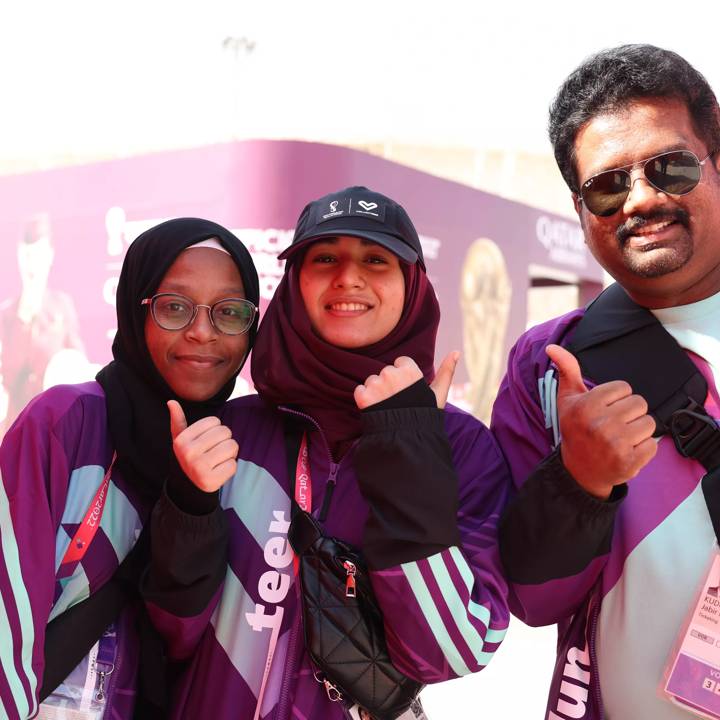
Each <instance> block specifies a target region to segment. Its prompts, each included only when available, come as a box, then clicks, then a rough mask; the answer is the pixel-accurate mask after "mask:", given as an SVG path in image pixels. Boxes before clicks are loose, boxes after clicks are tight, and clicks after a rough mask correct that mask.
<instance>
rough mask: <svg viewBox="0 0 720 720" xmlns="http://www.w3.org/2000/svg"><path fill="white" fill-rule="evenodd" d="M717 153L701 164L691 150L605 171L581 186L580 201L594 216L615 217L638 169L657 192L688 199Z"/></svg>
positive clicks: (671, 153) (668, 153) (674, 152)
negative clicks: (686, 196)
mask: <svg viewBox="0 0 720 720" xmlns="http://www.w3.org/2000/svg"><path fill="white" fill-rule="evenodd" d="M714 153H715V150H713V151H712V152H710V153H708V154H707V155H706V156H705V157H704V158H703V159H702V160H699V159H698V157H697V155H695V153H693V152H690V150H673V151H672V152H666V153H661V154H660V155H654V156H653V157H651V158H648V159H647V160H640V161H638V162H636V163H631V164H630V165H624V166H623V167H619V168H615V169H614V170H606V171H605V172H601V173H598V174H597V175H593V176H592V177H591V178H589V179H588V180H586V181H585V182H584V183H583V184H582V187H581V188H580V192H579V199H580V201H581V202H582V203H584V204H585V207H586V208H587V209H588V210H589V211H590V212H591V213H592V214H593V215H599V216H600V217H608V216H609V215H614V214H615V213H616V212H617V211H618V210H619V209H620V208H621V207H622V206H623V205H624V204H625V200H626V199H627V196H628V195H629V194H630V190H631V189H632V185H633V180H632V175H631V170H633V169H634V168H636V167H642V170H643V173H644V174H645V179H646V180H647V181H648V182H649V183H650V184H651V185H652V186H653V187H654V188H655V189H657V190H660V191H661V192H664V193H668V194H670V195H687V193H689V192H690V191H691V190H693V189H694V188H695V187H696V186H697V184H698V183H699V182H700V177H701V175H702V165H703V163H704V162H705V161H706V160H707V159H708V158H709V157H710V156H711V155H713V154H714Z"/></svg>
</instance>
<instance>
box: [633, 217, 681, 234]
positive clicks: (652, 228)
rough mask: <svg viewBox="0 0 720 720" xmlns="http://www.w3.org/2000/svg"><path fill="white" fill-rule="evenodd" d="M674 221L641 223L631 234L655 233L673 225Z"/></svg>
mask: <svg viewBox="0 0 720 720" xmlns="http://www.w3.org/2000/svg"><path fill="white" fill-rule="evenodd" d="M675 222H676V221H675V220H662V221H661V222H655V223H649V224H647V225H643V226H642V227H641V228H638V229H637V230H634V231H633V233H632V235H634V236H635V237H642V236H643V235H656V234H657V233H659V232H661V231H662V230H664V229H665V228H666V227H670V225H675Z"/></svg>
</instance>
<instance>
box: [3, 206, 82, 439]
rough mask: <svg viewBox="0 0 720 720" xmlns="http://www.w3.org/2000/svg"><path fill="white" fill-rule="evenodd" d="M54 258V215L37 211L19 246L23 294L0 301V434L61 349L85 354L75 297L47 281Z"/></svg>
mask: <svg viewBox="0 0 720 720" xmlns="http://www.w3.org/2000/svg"><path fill="white" fill-rule="evenodd" d="M54 259H55V249H54V247H53V243H52V228H51V225H50V218H49V217H48V215H47V213H39V214H38V215H35V216H34V217H32V218H31V219H30V220H29V221H28V223H27V226H26V228H25V233H24V235H23V237H22V239H21V240H20V242H19V243H18V246H17V263H18V270H19V272H20V281H21V290H20V295H19V296H18V297H16V298H8V299H6V300H4V301H3V302H1V303H0V377H1V378H2V386H3V388H4V389H5V393H6V394H7V410H6V412H5V413H4V418H0V439H1V438H2V434H3V428H4V429H5V430H7V429H8V428H9V427H10V425H12V423H13V421H14V420H15V418H16V417H17V416H18V414H19V413H20V411H21V410H22V409H23V408H24V407H25V405H27V404H28V402H30V400H31V399H32V398H33V397H35V395H37V394H38V393H40V392H42V390H43V389H44V388H43V382H44V377H45V371H46V369H47V366H48V364H49V363H50V362H51V361H52V359H53V357H54V356H55V355H56V354H57V353H60V352H62V351H63V350H74V351H76V353H78V356H80V357H83V358H84V352H85V350H84V346H83V342H82V339H81V337H80V327H79V323H78V317H77V312H76V310H75V304H74V302H73V300H72V298H71V297H70V295H68V294H67V293H66V292H63V291H61V290H57V289H53V288H50V287H48V278H49V275H50V270H51V268H52V265H53V261H54ZM91 377H92V376H91Z"/></svg>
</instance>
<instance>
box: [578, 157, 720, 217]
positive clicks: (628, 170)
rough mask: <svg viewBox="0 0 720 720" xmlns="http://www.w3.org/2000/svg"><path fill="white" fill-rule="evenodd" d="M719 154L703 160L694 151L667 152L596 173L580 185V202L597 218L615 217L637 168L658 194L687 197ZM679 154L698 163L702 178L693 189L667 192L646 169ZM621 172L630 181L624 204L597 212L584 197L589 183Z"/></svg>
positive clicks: (631, 185) (629, 187)
mask: <svg viewBox="0 0 720 720" xmlns="http://www.w3.org/2000/svg"><path fill="white" fill-rule="evenodd" d="M716 152H717V148H716V149H715V150H711V151H710V152H709V153H708V154H707V155H706V156H705V157H704V158H703V159H702V160H700V158H699V157H698V156H697V155H696V154H695V153H694V152H693V151H692V150H681V149H679V150H667V151H666V152H662V153H658V154H657V155H653V156H652V157H649V158H645V159H644V160H638V161H637V162H634V163H629V164H627V165H621V166H620V167H616V168H611V169H610V170H603V171H602V172H599V173H596V174H595V175H592V176H590V177H589V178H588V179H587V180H585V182H583V183H582V184H581V185H580V191H579V192H578V193H577V198H578V202H581V203H583V204H584V205H585V207H586V208H587V209H588V212H591V213H592V214H593V215H595V216H597V217H610V216H611V215H614V214H615V213H616V212H618V211H619V210H620V208H621V207H622V206H623V205H624V204H625V201H626V200H627V198H628V195H630V193H631V192H632V188H633V185H634V183H633V180H632V170H634V169H635V168H636V167H642V171H643V176H644V177H645V180H647V181H648V182H649V183H650V185H652V187H654V188H655V189H656V190H657V191H658V192H662V193H666V194H668V195H675V196H678V197H680V196H682V195H687V194H688V193H691V192H692V191H693V190H694V189H695V188H696V187H697V186H698V185H699V184H700V181H701V180H702V168H703V165H704V163H705V162H706V161H707V160H708V158H710V157H712V156H713V155H714V154H715V153H716ZM677 153H685V154H687V155H691V156H692V157H693V158H694V159H695V162H696V163H697V167H698V169H699V170H700V176H699V177H698V179H697V182H696V183H695V184H694V185H692V187H690V188H688V189H687V190H685V191H684V192H670V191H669V190H665V189H664V188H661V187H658V186H657V185H656V184H655V183H654V182H653V181H652V180H651V179H650V178H649V177H648V175H647V173H646V172H645V168H646V167H647V165H648V163H650V162H652V161H653V160H657V159H658V158H661V157H664V156H665V155H675V154H677ZM617 172H621V173H624V174H625V175H626V176H627V177H628V180H629V184H628V187H627V189H626V190H625V195H624V197H623V198H622V202H621V203H620V204H619V205H618V206H617V208H615V209H614V210H612V211H611V212H595V211H594V210H593V209H592V208H591V207H590V206H589V205H588V203H587V200H586V199H585V198H584V197H583V194H582V190H583V189H586V188H587V186H588V184H589V183H592V181H593V180H596V179H597V178H599V177H602V176H603V175H608V174H611V173H617Z"/></svg>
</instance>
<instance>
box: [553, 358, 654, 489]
mask: <svg viewBox="0 0 720 720" xmlns="http://www.w3.org/2000/svg"><path fill="white" fill-rule="evenodd" d="M546 352H547V354H548V357H549V358H550V359H551V360H552V361H553V363H555V366H556V367H557V370H558V392H557V409H558V419H559V422H560V434H561V436H562V442H561V444H560V454H561V457H562V461H563V465H565V467H566V468H567V470H568V472H569V473H570V474H571V475H572V476H573V477H574V478H575V480H576V481H577V483H578V484H579V485H581V486H582V487H583V488H584V489H585V490H586V491H587V492H588V493H590V494H591V495H594V496H595V497H597V498H600V499H602V500H606V499H607V498H608V497H609V495H610V493H611V491H612V489H613V486H615V485H619V484H621V483H624V482H626V481H628V480H630V479H631V478H633V477H635V475H637V474H638V472H640V470H641V469H642V468H643V467H644V466H645V465H647V463H649V462H650V460H652V458H653V457H654V456H655V453H656V452H657V443H656V442H655V440H654V439H653V437H652V434H653V433H654V432H655V421H654V420H653V418H652V417H651V416H650V415H648V414H647V411H648V406H647V402H645V399H644V398H642V397H641V396H640V395H633V391H632V388H631V387H630V385H629V384H628V383H626V382H625V381H624V380H613V381H612V382H607V383H603V384H602V385H597V386H596V387H594V388H592V389H591V390H588V389H587V387H586V386H585V383H584V382H583V379H582V373H581V371H580V365H579V364H578V361H577V358H575V356H574V355H573V354H572V353H569V352H568V351H567V350H565V349H564V348H561V347H560V346H559V345H548V347H547V348H546Z"/></svg>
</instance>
